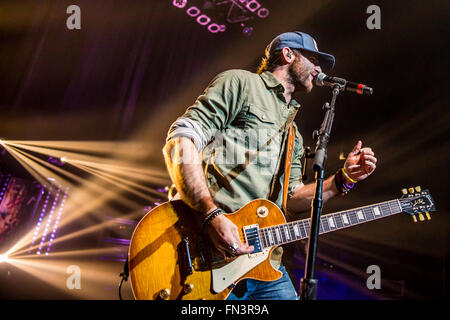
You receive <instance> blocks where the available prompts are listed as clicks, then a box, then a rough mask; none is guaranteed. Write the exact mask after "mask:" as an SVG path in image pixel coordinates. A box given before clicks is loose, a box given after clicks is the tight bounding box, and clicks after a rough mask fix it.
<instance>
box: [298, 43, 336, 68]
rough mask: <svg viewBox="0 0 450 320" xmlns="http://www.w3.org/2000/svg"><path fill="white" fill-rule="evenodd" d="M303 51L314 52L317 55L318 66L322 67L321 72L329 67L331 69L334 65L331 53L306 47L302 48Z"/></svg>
mask: <svg viewBox="0 0 450 320" xmlns="http://www.w3.org/2000/svg"><path fill="white" fill-rule="evenodd" d="M302 50H305V51H308V52H311V53H314V54H315V55H317V58H318V59H319V65H320V68H321V69H322V71H323V72H328V71H330V70H331V69H333V67H334V62H335V60H334V56H332V55H331V54H328V53H324V52H320V51H312V50H308V49H303V48H302Z"/></svg>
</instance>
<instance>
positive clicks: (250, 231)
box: [242, 224, 263, 257]
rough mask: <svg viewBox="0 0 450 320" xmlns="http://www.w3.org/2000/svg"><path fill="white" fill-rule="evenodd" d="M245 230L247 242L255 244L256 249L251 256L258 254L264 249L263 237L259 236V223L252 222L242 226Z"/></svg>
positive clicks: (250, 244) (251, 244)
mask: <svg viewBox="0 0 450 320" xmlns="http://www.w3.org/2000/svg"><path fill="white" fill-rule="evenodd" d="M242 229H243V231H244V238H245V242H246V243H247V245H249V246H253V247H254V250H253V251H252V252H251V253H250V254H249V257H255V256H258V255H259V254H258V253H261V252H262V251H263V249H262V245H261V238H260V237H259V232H258V231H259V226H258V224H252V225H249V226H245V227H243V228H242Z"/></svg>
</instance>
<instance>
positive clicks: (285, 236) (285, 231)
mask: <svg viewBox="0 0 450 320" xmlns="http://www.w3.org/2000/svg"><path fill="white" fill-rule="evenodd" d="M281 230H283V234H284V238H285V240H284V242H288V241H289V240H290V237H289V232H288V230H287V228H286V226H281Z"/></svg>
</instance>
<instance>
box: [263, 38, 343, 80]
mask: <svg viewBox="0 0 450 320" xmlns="http://www.w3.org/2000/svg"><path fill="white" fill-rule="evenodd" d="M284 47H288V48H291V49H302V50H305V51H309V52H312V53H315V54H316V55H317V58H318V60H319V65H320V67H321V68H322V70H323V72H327V71H329V70H331V69H333V67H334V56H332V55H331V54H328V53H324V52H320V51H319V49H318V48H317V43H316V41H315V40H314V39H313V38H312V37H311V36H310V35H309V34H307V33H304V32H300V31H292V32H285V33H282V34H280V35H278V36H277V37H275V39H273V40H272V41H271V42H270V43H269V45H268V46H267V48H266V57H267V58H269V57H270V55H271V54H272V53H274V52H275V51H278V50H281V49H283V48H284Z"/></svg>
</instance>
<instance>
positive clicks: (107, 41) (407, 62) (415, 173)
mask: <svg viewBox="0 0 450 320" xmlns="http://www.w3.org/2000/svg"><path fill="white" fill-rule="evenodd" d="M188 2H189V4H196V5H198V6H199V8H202V9H203V10H204V12H207V13H209V14H210V15H211V16H214V17H215V19H217V20H220V19H222V20H224V16H223V14H224V13H223V10H222V9H220V10H219V9H217V10H215V9H214V8H215V7H214V5H212V6H209V7H208V6H205V5H206V4H205V3H206V2H207V1H200V0H199V1H188ZM213 2H214V1H213ZM171 3H172V1H171V0H158V1H156V0H153V1H150V0H146V1H123V0H116V1H112V0H103V1H87V0H85V1H44V0H43V1H20V2H19V1H0V57H1V59H0V74H1V76H0V119H1V120H0V121H1V125H0V137H2V138H3V139H6V140H8V139H9V140H70V141H73V140H86V141H132V140H135V139H139V140H140V141H145V142H148V143H149V145H151V148H150V149H149V150H148V154H147V157H148V158H147V160H146V161H148V163H150V164H151V165H152V166H156V167H160V168H161V171H164V170H165V168H164V163H163V159H162V153H161V148H162V146H163V145H164V142H165V137H166V133H167V130H168V128H169V126H170V124H171V123H172V122H173V121H174V120H175V119H176V117H178V116H179V115H181V114H182V113H183V111H184V110H185V108H186V107H187V106H189V105H190V104H191V103H192V102H193V101H194V99H195V98H196V97H197V96H198V95H199V94H200V93H201V92H202V91H203V89H204V88H205V86H206V85H207V84H208V83H209V81H210V80H211V79H212V78H213V77H214V76H215V75H216V74H217V73H219V72H221V71H224V70H226V69H236V68H242V69H248V70H251V71H255V70H256V68H257V66H258V64H259V61H260V59H261V57H262V56H263V53H264V49H265V46H266V45H267V44H268V43H269V42H270V41H271V40H272V39H273V38H274V37H275V36H276V35H277V34H279V33H282V32H285V31H290V30H301V31H304V32H307V33H309V34H311V35H312V36H313V37H315V38H316V39H317V41H318V45H319V49H320V50H321V51H325V52H328V53H331V54H333V55H334V56H335V58H336V65H335V68H334V70H333V71H332V72H330V73H331V74H333V75H337V76H340V77H343V78H346V79H350V80H354V81H357V82H362V83H367V84H368V85H369V86H371V87H373V88H374V95H373V96H370V97H366V96H364V97H362V96H356V95H353V94H351V93H345V94H342V95H340V96H339V97H338V100H337V105H336V109H337V115H336V117H335V121H334V126H333V131H332V139H331V142H330V145H329V148H328V161H327V175H328V174H332V173H334V172H335V171H336V170H337V169H338V168H339V167H340V166H341V165H342V163H343V161H341V160H339V159H338V155H339V154H340V153H341V152H343V153H344V154H345V155H346V154H347V153H348V152H350V151H351V149H352V147H353V146H354V144H355V143H356V141H357V140H358V139H361V140H362V141H363V145H364V146H370V147H372V149H373V150H374V151H375V153H376V155H377V158H378V165H377V170H376V172H375V173H374V174H373V176H371V177H370V179H368V180H366V181H364V182H362V183H360V184H358V185H357V187H356V190H355V191H352V193H351V194H349V195H347V196H346V197H340V198H337V199H334V200H333V201H330V202H329V203H327V205H326V207H325V209H324V213H328V212H333V211H338V210H344V209H348V208H353V207H357V206H361V205H367V204H370V203H375V202H379V201H385V200H390V199H394V198H397V197H399V196H400V190H401V189H402V188H405V187H411V186H416V185H420V186H422V188H428V189H430V191H431V193H432V195H433V197H434V200H435V203H436V207H437V209H438V211H437V212H436V213H434V214H433V215H432V220H430V221H425V222H422V223H413V221H412V219H411V217H409V216H408V215H405V214H400V215H396V216H394V217H390V218H387V219H382V220H378V221H375V222H372V223H369V224H364V225H361V226H358V227H354V228H350V229H347V230H342V231H340V232H336V233H332V234H327V235H324V236H323V237H321V239H320V244H319V265H318V278H319V280H320V282H319V298H321V299H420V300H421V299H446V298H447V297H448V283H449V281H448V273H447V269H448V255H449V250H448V243H449V233H448V227H449V218H448V211H449V201H448V183H447V179H448V163H449V161H448V160H449V152H448V148H449V143H448V134H449V120H450V119H449V113H448V111H447V110H448V109H447V108H448V107H447V105H448V102H449V92H448V89H447V88H448V86H449V84H450V83H449V78H448V66H449V59H448V48H449V46H448V21H449V5H448V2H447V1H430V0H428V1H414V2H413V1H360V0H348V1H302V0H295V1H294V0H291V1H287V0H278V1H268V0H266V1H261V3H262V4H263V5H264V6H265V7H266V8H268V9H269V10H270V15H269V17H267V18H266V19H253V20H250V21H247V22H246V23H247V24H248V25H251V26H252V27H253V28H254V30H253V32H252V34H251V35H250V36H245V35H243V33H242V28H241V26H239V24H228V25H227V30H226V31H225V32H223V33H217V34H212V33H210V32H208V31H207V30H206V29H205V27H202V26H200V25H198V24H197V23H196V22H195V20H194V19H193V18H191V17H189V16H188V15H187V14H186V12H185V9H179V8H176V7H174V6H172V4H171ZM71 4H76V5H78V6H80V8H81V30H68V29H67V28H66V19H67V17H68V14H67V13H66V8H67V7H68V6H69V5H71ZM372 4H376V5H378V6H379V7H380V8H381V30H369V29H368V28H367V27H366V19H367V18H368V17H369V14H367V13H366V9H367V7H368V6H369V5H372ZM330 96H331V92H330V90H329V89H326V88H316V89H315V90H313V92H311V93H310V94H308V95H299V96H298V97H297V99H298V101H299V102H300V103H301V104H302V109H301V111H300V112H299V114H298V115H297V118H296V121H297V124H298V126H299V128H300V132H301V133H302V135H303V137H304V141H305V145H309V146H311V147H312V146H313V140H312V137H311V134H312V131H313V130H315V129H318V128H319V126H320V123H321V121H322V118H323V112H322V111H321V109H320V107H321V105H322V104H323V103H324V102H325V101H328V100H329V99H330ZM1 165H2V171H5V172H11V173H13V175H16V176H22V177H26V176H27V173H26V172H25V171H24V170H23V169H22V168H21V167H20V166H19V165H18V164H16V163H15V162H14V160H13V159H11V158H8V155H7V154H5V153H2V158H1ZM309 176H310V177H311V176H312V175H311V174H309ZM310 180H311V179H310ZM99 212H100V214H99V215H97V217H98V216H101V214H102V211H101V208H99ZM143 212H144V211H143ZM89 223H92V219H90V220H87V222H83V221H77V222H76V223H74V224H73V225H71V226H67V227H66V229H67V230H66V231H67V232H69V231H73V230H76V229H77V228H82V227H85V225H87V224H89ZM71 228H72V229H71ZM98 237H100V236H99V235H98V234H97V235H91V236H90V238H87V239H77V240H76V241H75V240H74V242H72V243H70V241H67V242H66V243H64V245H61V246H60V247H59V248H60V250H64V249H67V248H73V247H79V246H85V247H90V248H95V247H96V245H97V244H96V243H97V242H96V241H97V240H98ZM83 241H84V242H83ZM291 249H292V248H291ZM292 251H293V254H294V259H292V261H291V262H293V264H294V267H295V270H294V271H293V272H294V275H295V277H296V281H298V279H299V277H301V276H302V270H303V256H302V245H300V246H298V247H296V248H293V249H292ZM96 263H97V264H99V267H100V268H101V263H106V262H101V261H99V260H97V262H96ZM111 263H112V265H111V266H110V269H111V270H112V271H111V274H112V275H113V276H114V277H116V278H112V279H111V285H110V286H109V287H108V289H107V291H104V292H103V291H102V288H99V289H98V290H97V291H96V294H95V295H94V296H92V295H89V294H86V293H85V294H83V292H81V293H80V294H77V297H78V298H96V299H102V298H107V299H115V298H117V295H116V292H115V290H116V282H118V279H119V278H118V273H119V272H121V267H122V265H121V263H117V262H115V263H113V262H111ZM369 265H378V266H380V268H381V276H382V279H383V280H382V289H381V290H373V291H370V290H368V289H367V288H366V285H365V282H366V279H367V277H368V274H367V273H366V269H367V267H368V266H369ZM8 268H12V267H8ZM11 270H12V269H11ZM11 270H10V269H8V270H7V268H6V267H5V266H2V267H1V268H0V272H2V274H0V277H2V279H3V283H9V284H11V283H22V284H24V285H23V286H20V285H17V286H14V287H11V286H8V289H7V291H3V292H2V295H1V296H2V297H4V298H19V299H20V298H26V299H38V298H56V299H58V298H63V299H66V298H67V299H69V298H73V296H72V294H71V293H70V292H68V290H67V289H65V286H64V283H62V284H61V287H60V288H58V287H51V286H47V285H46V283H45V282H41V279H36V278H35V277H31V276H30V275H29V274H22V273H21V272H20V271H18V270H13V271H12V273H11V272H9V271H11ZM5 272H9V273H8V275H5ZM14 277H15V278H14ZM5 281H6V282H5ZM8 281H9V282H8ZM0 282H1V281H0ZM4 289H5V288H0V290H4ZM85 290H86V289H85ZM124 290H125V291H127V294H126V296H127V297H128V298H129V297H130V291H129V287H127V285H125V289H124Z"/></svg>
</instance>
